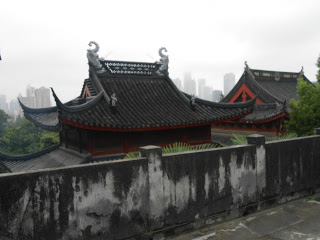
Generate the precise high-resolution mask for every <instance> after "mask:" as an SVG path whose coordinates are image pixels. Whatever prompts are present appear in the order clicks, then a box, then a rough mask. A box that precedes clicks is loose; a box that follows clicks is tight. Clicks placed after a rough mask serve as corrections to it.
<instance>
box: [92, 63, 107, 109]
mask: <svg viewBox="0 0 320 240" xmlns="http://www.w3.org/2000/svg"><path fill="white" fill-rule="evenodd" d="M89 72H90V73H91V76H92V80H93V84H94V85H95V86H96V87H97V88H98V91H97V93H98V94H97V96H98V95H99V94H100V93H101V92H104V97H105V99H106V100H107V101H108V103H110V97H109V96H108V94H107V93H106V91H105V90H104V88H103V86H102V84H101V82H100V78H98V76H97V75H96V73H95V71H94V70H92V69H91V67H90V68H89Z"/></svg>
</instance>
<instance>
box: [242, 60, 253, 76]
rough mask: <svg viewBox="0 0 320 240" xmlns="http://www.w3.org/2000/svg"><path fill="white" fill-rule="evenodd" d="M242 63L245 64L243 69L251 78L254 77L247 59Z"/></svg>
mask: <svg viewBox="0 0 320 240" xmlns="http://www.w3.org/2000/svg"><path fill="white" fill-rule="evenodd" d="M244 65H245V68H244V71H245V72H247V73H248V74H249V75H250V76H251V77H252V78H253V79H255V77H254V74H253V73H252V71H251V69H250V67H249V65H248V63H247V61H244Z"/></svg>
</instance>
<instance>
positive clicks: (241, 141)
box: [231, 134, 247, 145]
mask: <svg viewBox="0 0 320 240" xmlns="http://www.w3.org/2000/svg"><path fill="white" fill-rule="evenodd" d="M231 142H232V143H233V145H245V144H247V136H245V135H239V134H232V138H231Z"/></svg>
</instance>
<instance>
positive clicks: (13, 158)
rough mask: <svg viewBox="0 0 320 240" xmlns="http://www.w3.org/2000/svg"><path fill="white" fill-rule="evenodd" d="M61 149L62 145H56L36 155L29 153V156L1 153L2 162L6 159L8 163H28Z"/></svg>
mask: <svg viewBox="0 0 320 240" xmlns="http://www.w3.org/2000/svg"><path fill="white" fill-rule="evenodd" d="M59 147H60V144H56V145H53V146H51V147H48V148H45V149H42V150H40V151H38V152H35V153H28V154H23V155H10V154H6V153H3V152H0V161H1V160H2V159H5V160H7V161H27V160H30V159H32V158H36V157H40V156H42V155H44V154H47V153H50V152H52V151H54V150H56V149H58V148H59Z"/></svg>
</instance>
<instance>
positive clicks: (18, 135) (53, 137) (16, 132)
mask: <svg viewBox="0 0 320 240" xmlns="http://www.w3.org/2000/svg"><path fill="white" fill-rule="evenodd" d="M58 142H59V138H58V134H57V133H49V132H47V131H45V130H43V129H41V128H39V127H36V126H34V125H33V124H32V123H31V122H29V121H27V120H24V121H23V123H22V124H21V126H20V127H11V128H8V129H7V131H6V134H5V135H4V136H3V137H2V138H0V151H2V152H5V153H9V154H26V153H32V152H37V151H39V150H41V149H43V148H46V147H50V146H52V145H54V144H56V143H58Z"/></svg>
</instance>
